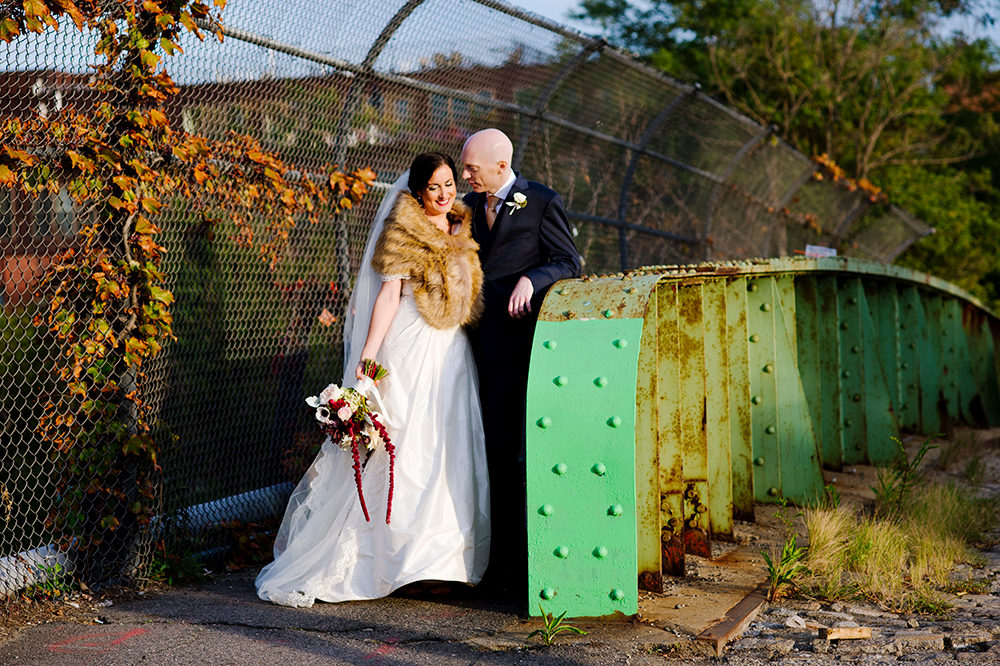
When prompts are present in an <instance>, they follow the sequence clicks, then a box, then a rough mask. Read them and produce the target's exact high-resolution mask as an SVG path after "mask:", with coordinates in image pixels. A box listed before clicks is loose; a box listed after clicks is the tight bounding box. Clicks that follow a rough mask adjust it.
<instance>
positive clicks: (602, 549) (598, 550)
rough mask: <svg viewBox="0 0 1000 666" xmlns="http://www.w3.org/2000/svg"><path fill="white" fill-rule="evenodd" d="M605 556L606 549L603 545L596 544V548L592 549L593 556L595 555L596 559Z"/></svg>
mask: <svg viewBox="0 0 1000 666" xmlns="http://www.w3.org/2000/svg"><path fill="white" fill-rule="evenodd" d="M607 556H608V549H607V548H605V547H604V546H598V547H597V548H595V549H594V557H596V558H597V559H599V560H603V559H604V558H605V557H607Z"/></svg>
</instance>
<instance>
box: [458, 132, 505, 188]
mask: <svg viewBox="0 0 1000 666" xmlns="http://www.w3.org/2000/svg"><path fill="white" fill-rule="evenodd" d="M513 158H514V145H513V144H512V143H511V142H510V139H508V138H507V135H506V134H504V133H503V132H501V131H500V130H498V129H493V128H490V129H484V130H482V131H481V132H476V133H475V134H473V135H472V136H470V137H469V139H468V140H467V141H466V142H465V146H464V147H463V148H462V163H463V164H464V165H465V168H464V169H463V170H462V178H464V179H465V180H467V181H468V182H469V185H470V186H472V189H473V191H475V192H496V191H497V190H498V189H500V188H501V187H502V186H503V184H504V183H505V182H506V181H507V178H508V177H509V176H510V162H511V160H512V159H513Z"/></svg>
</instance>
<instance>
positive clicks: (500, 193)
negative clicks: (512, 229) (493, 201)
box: [484, 169, 517, 215]
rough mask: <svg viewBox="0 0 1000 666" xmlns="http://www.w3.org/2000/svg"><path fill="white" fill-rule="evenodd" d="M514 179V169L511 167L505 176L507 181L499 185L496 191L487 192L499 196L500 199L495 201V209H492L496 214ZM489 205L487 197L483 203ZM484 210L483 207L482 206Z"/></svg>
mask: <svg viewBox="0 0 1000 666" xmlns="http://www.w3.org/2000/svg"><path fill="white" fill-rule="evenodd" d="M515 180H517V175H516V174H515V173H514V170H513V169H511V172H510V175H509V176H508V177H507V182H505V183H504V184H503V185H501V186H500V188H499V189H498V190H497V191H496V192H487V194H492V195H493V196H495V197H499V199H500V201H498V202H497V207H496V210H495V211H494V212H495V213H497V214H498V215H499V213H500V207H501V206H503V202H504V199H506V198H507V195H508V194H510V188H512V187H513V186H514V181H515ZM489 205H490V204H489V199H487V201H486V203H485V204H484V206H489ZM484 210H485V208H484Z"/></svg>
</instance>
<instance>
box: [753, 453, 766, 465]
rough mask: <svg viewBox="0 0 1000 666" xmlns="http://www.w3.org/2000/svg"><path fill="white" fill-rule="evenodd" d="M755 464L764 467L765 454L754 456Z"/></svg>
mask: <svg viewBox="0 0 1000 666" xmlns="http://www.w3.org/2000/svg"><path fill="white" fill-rule="evenodd" d="M753 464H754V465H757V467H763V466H764V458H763V456H761V457H758V458H754V461H753Z"/></svg>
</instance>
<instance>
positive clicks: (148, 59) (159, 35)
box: [0, 0, 375, 578]
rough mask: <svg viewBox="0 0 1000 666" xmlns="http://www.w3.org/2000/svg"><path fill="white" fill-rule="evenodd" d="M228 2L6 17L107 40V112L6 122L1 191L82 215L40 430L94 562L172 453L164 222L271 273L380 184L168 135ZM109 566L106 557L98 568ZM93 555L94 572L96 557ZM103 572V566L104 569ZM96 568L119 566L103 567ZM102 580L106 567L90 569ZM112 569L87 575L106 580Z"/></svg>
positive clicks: (53, 273) (0, 139)
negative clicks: (177, 219)
mask: <svg viewBox="0 0 1000 666" xmlns="http://www.w3.org/2000/svg"><path fill="white" fill-rule="evenodd" d="M224 6H225V0H214V2H213V3H212V4H211V5H210V4H208V3H206V2H194V1H190V0H159V1H153V0H145V1H139V0H116V1H114V2H103V1H101V2H98V1H90V0H76V1H75V2H74V1H71V0H24V1H23V2H2V3H0V11H2V13H0V40H3V41H5V42H11V41H13V40H15V39H18V38H23V37H25V36H26V34H27V33H32V32H33V33H41V32H43V31H46V30H58V29H62V28H64V27H65V26H66V25H67V23H71V24H72V25H73V26H74V27H75V28H76V29H79V30H89V31H96V32H97V34H98V36H99V40H98V43H97V46H96V48H95V55H96V56H98V58H99V59H100V62H99V63H98V64H97V65H96V67H95V74H96V76H95V77H94V78H93V83H92V84H91V85H92V86H94V87H95V88H96V89H97V90H98V91H99V92H100V93H101V95H100V101H99V102H98V103H97V104H96V105H95V106H94V108H90V109H85V110H74V109H72V108H66V109H63V110H62V111H60V112H59V113H57V114H54V115H50V116H49V117H42V116H37V117H32V118H27V119H25V118H16V117H2V116H0V186H4V187H7V188H11V189H13V190H16V191H20V192H22V193H24V194H26V195H28V196H40V195H43V194H48V193H54V192H57V191H58V190H59V189H60V188H66V190H67V191H68V192H69V194H70V196H71V197H72V198H73V200H74V202H75V204H76V205H77V207H78V210H80V211H81V213H80V214H78V220H79V231H78V233H77V237H76V239H75V242H74V243H72V245H71V246H70V247H69V248H68V249H66V250H65V251H63V252H61V253H60V254H58V255H57V256H55V257H54V258H53V259H52V261H51V263H50V264H49V266H48V268H47V270H46V272H45V274H44V276H43V277H42V279H41V280H40V281H39V283H38V285H37V291H38V293H37V296H38V297H39V298H40V299H41V300H42V302H43V303H45V304H47V306H46V307H43V308H41V309H40V314H39V315H38V316H37V317H36V318H35V325H36V326H38V327H40V329H41V330H42V331H44V333H45V334H46V335H48V336H49V338H50V339H52V340H53V341H55V342H56V344H57V345H58V348H59V350H60V353H59V356H58V358H57V360H56V362H55V364H54V367H53V368H52V371H53V372H54V374H55V376H56V379H57V381H56V383H55V385H56V386H57V389H56V390H54V391H53V392H52V393H50V394H47V395H44V396H42V402H43V404H44V414H43V416H42V417H41V419H40V421H39V424H38V432H39V433H40V434H41V435H42V436H43V437H44V438H45V439H46V440H47V441H49V442H50V443H51V444H52V445H53V447H52V457H53V460H54V462H55V463H56V468H57V469H58V470H59V473H60V474H61V476H60V478H59V483H58V498H57V501H56V503H55V507H54V509H53V511H52V513H51V516H50V521H49V524H50V526H51V527H52V528H53V529H54V530H55V531H56V533H57V534H58V535H60V536H61V544H62V545H63V547H67V548H68V547H70V546H71V545H72V547H73V548H74V549H76V550H77V552H78V553H81V554H82V555H83V559H85V560H86V558H87V556H88V553H89V554H91V555H93V554H94V553H96V552H97V551H99V550H101V549H102V547H103V548H104V549H105V550H107V544H108V542H109V541H111V540H115V539H116V538H117V539H118V540H120V538H121V536H122V532H125V533H131V531H132V530H134V529H136V528H139V527H141V526H143V525H146V524H148V523H149V522H150V521H151V520H152V518H153V516H154V513H155V510H156V506H157V501H156V499H157V489H156V475H157V473H158V472H159V471H160V470H159V465H158V462H157V451H158V444H157V442H156V441H154V438H153V436H152V434H151V433H152V431H153V428H152V426H153V424H152V423H151V412H150V409H149V406H148V405H147V403H146V394H145V387H146V377H145V375H144V372H143V371H144V364H146V363H147V362H148V360H149V359H150V358H151V357H153V356H154V355H155V354H156V353H157V352H159V351H160V349H161V347H162V345H163V344H164V341H166V340H168V339H170V338H172V337H173V329H172V316H171V305H172V303H173V300H174V299H173V295H172V294H171V293H170V291H169V290H168V289H167V288H166V287H165V280H166V276H165V275H164V273H163V272H162V270H161V261H162V258H163V255H164V253H165V252H166V249H165V248H164V247H162V246H161V245H160V244H159V242H158V240H157V237H158V234H159V233H160V227H159V226H158V223H157V220H158V218H159V216H160V215H161V212H163V211H165V210H166V209H167V208H168V207H170V206H173V205H176V204H177V202H178V201H180V202H183V205H184V206H186V207H187V209H188V210H189V211H193V212H194V215H185V216H184V217H185V218H186V219H190V220H193V222H192V223H198V224H203V225H204V224H220V223H227V224H229V225H232V227H233V228H235V230H236V231H235V238H236V240H237V242H238V243H239V244H240V245H242V246H245V247H255V248H256V251H257V252H258V253H259V254H260V256H261V257H262V259H263V260H265V261H266V262H268V263H269V264H270V265H271V266H272V267H273V266H274V265H275V263H276V262H278V261H279V260H280V258H281V256H282V251H283V248H284V246H285V243H286V242H287V239H288V234H289V230H290V229H291V228H292V227H294V226H295V224H296V221H305V220H308V221H309V222H310V223H315V222H317V221H319V220H320V219H321V218H329V217H335V216H337V215H339V214H340V213H342V212H343V211H345V210H348V209H350V208H352V207H353V206H354V205H356V204H357V203H358V202H359V201H360V200H361V198H362V197H363V196H364V195H365V194H366V192H367V188H368V187H369V185H370V184H371V183H372V181H373V180H374V177H375V174H374V173H373V172H372V171H371V170H369V169H361V170H357V171H354V172H351V173H345V172H344V171H342V170H340V169H338V168H337V167H336V166H333V167H330V168H329V169H327V171H326V173H324V174H322V175H312V176H310V175H307V174H303V173H300V172H297V171H294V170H293V169H292V168H291V167H290V166H288V165H285V164H284V163H283V162H282V161H281V160H280V159H279V158H278V157H276V156H275V155H272V154H270V153H268V152H267V151H266V150H264V149H263V148H262V147H261V145H260V144H259V143H258V142H256V141H255V140H254V139H252V138H249V137H246V136H241V135H237V134H229V135H228V136H227V137H226V138H225V139H223V140H209V139H206V138H202V137H198V136H193V135H190V134H187V133H184V132H179V131H174V130H173V129H172V128H171V127H170V123H169V122H168V118H167V115H166V113H165V112H164V110H163V107H164V102H166V101H167V100H168V99H169V98H170V97H171V96H173V95H175V94H176V93H177V92H178V87H177V85H176V84H175V83H174V81H173V80H172V79H171V77H170V76H169V74H168V73H167V71H166V69H165V67H164V62H165V58H164V56H167V57H169V56H171V55H173V54H175V53H179V52H180V51H181V46H180V45H179V38H180V36H181V34H182V33H184V32H190V33H192V34H194V35H195V36H196V37H198V38H199V39H204V38H205V37H206V33H208V34H214V35H217V36H218V38H219V39H221V34H222V33H221V31H220V30H218V28H219V26H220V25H221V23H220V20H221V10H222V9H223V8H224ZM95 557H96V556H95ZM95 557H92V558H91V559H95ZM96 559H100V558H96ZM96 567H97V569H101V568H102V567H105V565H102V564H100V563H99V562H98V563H97V564H96ZM91 569H93V566H91ZM105 574H106V572H104V571H90V572H88V571H84V572H83V574H82V575H83V577H85V578H86V577H88V576H90V577H101V576H104V575H105Z"/></svg>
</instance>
